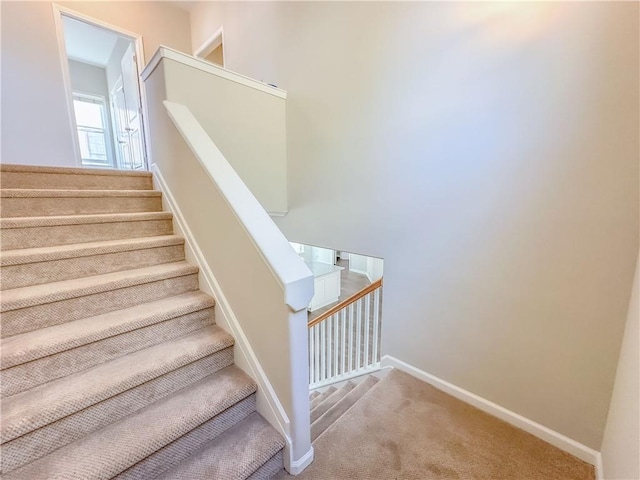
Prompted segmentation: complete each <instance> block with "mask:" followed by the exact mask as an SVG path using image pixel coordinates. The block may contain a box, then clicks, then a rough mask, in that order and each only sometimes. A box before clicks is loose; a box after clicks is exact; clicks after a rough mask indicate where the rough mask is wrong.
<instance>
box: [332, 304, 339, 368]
mask: <svg viewBox="0 0 640 480" xmlns="http://www.w3.org/2000/svg"><path fill="white" fill-rule="evenodd" d="M332 321H333V339H334V344H333V360H334V362H333V375H334V376H338V375H339V373H338V366H339V365H340V364H339V363H338V355H339V353H340V348H339V345H340V344H339V339H340V337H339V335H340V328H339V326H338V314H337V313H335V314H333V315H332Z"/></svg>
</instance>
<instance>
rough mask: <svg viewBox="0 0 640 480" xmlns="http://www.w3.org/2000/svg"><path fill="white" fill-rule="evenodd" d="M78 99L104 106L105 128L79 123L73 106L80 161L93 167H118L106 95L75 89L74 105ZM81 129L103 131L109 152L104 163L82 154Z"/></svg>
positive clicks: (103, 122) (103, 119)
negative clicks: (115, 160) (114, 153)
mask: <svg viewBox="0 0 640 480" xmlns="http://www.w3.org/2000/svg"><path fill="white" fill-rule="evenodd" d="M76 100H77V101H80V102H86V103H93V104H97V105H100V106H101V107H102V109H101V112H102V125H103V128H102V130H101V131H100V129H98V128H95V127H87V126H80V124H79V123H78V119H77V118H76V111H75V107H74V108H73V115H74V120H75V124H76V134H77V136H78V148H79V149H80V162H81V164H82V166H83V167H93V168H116V167H115V162H114V158H113V142H112V140H111V123H110V118H109V111H108V108H109V106H108V104H107V98H106V97H105V96H104V95H97V94H94V93H86V92H80V91H77V90H74V91H73V92H72V105H73V102H74V101H76ZM81 129H82V130H83V131H87V130H91V131H94V132H96V131H97V132H100V133H102V135H103V136H104V144H105V150H106V152H107V158H106V161H105V162H104V163H103V162H101V161H99V160H94V159H91V158H84V157H83V156H82V149H81V148H80V131H81Z"/></svg>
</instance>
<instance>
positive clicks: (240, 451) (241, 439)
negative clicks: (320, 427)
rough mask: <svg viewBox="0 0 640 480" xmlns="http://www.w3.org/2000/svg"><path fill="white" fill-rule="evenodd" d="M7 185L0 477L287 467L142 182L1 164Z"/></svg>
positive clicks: (279, 441)
mask: <svg viewBox="0 0 640 480" xmlns="http://www.w3.org/2000/svg"><path fill="white" fill-rule="evenodd" d="M0 184H1V185H2V188H0V206H1V208H2V214H1V218H0V235H1V237H0V243H1V245H0V249H2V252H1V253H2V255H1V256H0V277H1V280H2V281H1V282H0V293H1V294H2V299H1V301H0V312H1V313H2V315H1V317H0V320H1V325H0V327H1V329H0V352H1V355H0V375H1V377H2V378H1V380H2V381H1V382H0V385H1V387H2V388H0V398H1V400H0V401H1V402H2V408H1V410H0V443H1V446H0V448H1V450H2V456H1V458H0V473H1V474H2V478H3V479H5V480H10V479H25V480H40V479H42V480H44V479H47V480H52V479H60V480H62V479H64V480H89V479H106V478H119V479H123V480H125V479H127V480H148V479H152V478H159V477H162V476H164V477H168V478H185V479H186V478H194V479H195V478H203V477H205V476H208V477H210V478H237V479H242V478H252V479H255V480H258V479H266V478H270V477H271V476H272V475H273V474H274V473H275V472H277V471H278V470H280V469H282V465H283V452H282V449H283V447H284V444H285V442H284V439H283V438H282V436H281V435H280V434H279V433H278V432H277V431H276V430H275V429H273V428H272V427H271V426H270V425H269V424H268V423H267V422H266V421H265V420H264V419H263V418H262V417H261V416H260V415H259V414H258V413H257V412H256V395H255V393H256V384H255V382H254V381H253V380H252V379H251V378H249V377H248V376H247V375H246V374H244V373H243V372H242V371H241V370H240V369H238V368H237V367H235V366H234V365H233V344H234V339H233V337H231V336H230V335H229V334H228V333H227V332H225V331H224V330H223V329H222V328H220V327H219V326H216V325H215V316H214V315H215V310H214V305H215V302H214V299H213V298H211V297H210V296H208V295H207V294H205V293H204V292H201V291H199V290H198V268H197V267H196V266H193V265H190V264H188V263H187V262H186V261H184V259H185V255H184V240H183V239H182V238H180V237H178V236H175V235H173V231H172V223H171V220H172V215H171V214H170V213H168V212H162V211H161V209H162V202H161V200H162V195H161V192H158V191H153V190H151V189H152V178H151V174H150V173H149V172H118V171H104V170H87V169H66V168H56V167H32V166H27V167H25V166H19V165H7V164H0ZM169 471H170V472H169Z"/></svg>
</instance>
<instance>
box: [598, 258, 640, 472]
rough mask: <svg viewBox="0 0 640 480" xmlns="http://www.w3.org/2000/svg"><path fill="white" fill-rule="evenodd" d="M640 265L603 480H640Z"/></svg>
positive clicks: (609, 427) (611, 413)
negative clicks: (636, 479)
mask: <svg viewBox="0 0 640 480" xmlns="http://www.w3.org/2000/svg"><path fill="white" fill-rule="evenodd" d="M639 276H640V261H639V262H638V264H637V265H636V277H635V280H634V282H633V290H632V293H631V301H630V302H629V313H628V315H627V324H626V327H625V330H624V338H623V340H622V349H621V350H620V359H619V360H618V370H617V373H616V382H615V384H614V387H613V395H612V397H611V407H610V408H609V416H608V418H607V426H606V428H605V431H604V440H603V441H602V466H603V478H604V480H614V479H615V480H629V479H635V478H640V432H639V429H640V345H639V343H640V278H639Z"/></svg>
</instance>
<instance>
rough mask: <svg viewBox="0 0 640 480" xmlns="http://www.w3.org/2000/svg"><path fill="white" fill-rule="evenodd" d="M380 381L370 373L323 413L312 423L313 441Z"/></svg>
mask: <svg viewBox="0 0 640 480" xmlns="http://www.w3.org/2000/svg"><path fill="white" fill-rule="evenodd" d="M377 383H378V378H376V377H374V376H373V375H369V376H368V377H367V378H366V379H364V380H363V381H362V382H360V383H359V384H358V385H356V387H355V388H354V389H353V390H351V391H349V392H348V393H347V394H346V395H345V396H344V397H342V398H341V399H340V400H338V401H337V402H336V403H335V404H334V405H333V406H331V408H329V409H328V410H327V411H326V412H325V413H324V414H322V415H321V416H320V417H319V418H318V419H317V420H316V421H315V422H313V423H312V424H311V441H315V440H316V439H317V438H318V437H319V436H320V435H322V434H323V433H324V432H326V431H327V429H328V428H329V427H331V425H333V424H334V423H335V422H336V421H337V420H338V419H339V418H340V417H341V416H342V415H344V414H345V412H346V411H347V410H349V409H350V408H351V407H352V406H353V405H354V404H355V403H356V402H357V401H358V400H360V398H362V397H363V396H364V395H365V394H366V393H367V392H368V391H369V390H370V389H371V388H372V387H373V386H374V385H376V384H377Z"/></svg>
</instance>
